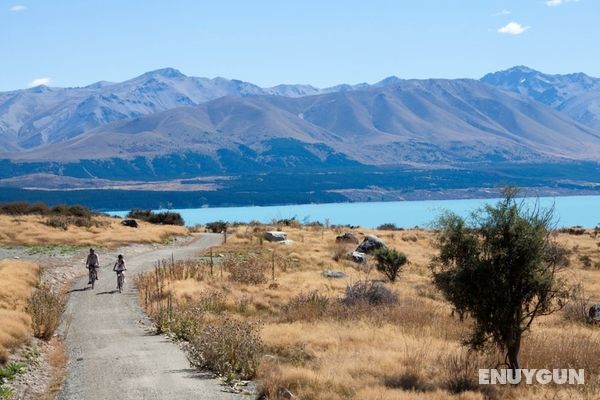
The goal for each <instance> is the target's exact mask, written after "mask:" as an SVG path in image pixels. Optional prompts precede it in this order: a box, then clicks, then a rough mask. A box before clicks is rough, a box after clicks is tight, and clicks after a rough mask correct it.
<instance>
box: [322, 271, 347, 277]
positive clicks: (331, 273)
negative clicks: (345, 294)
mask: <svg viewBox="0 0 600 400" xmlns="http://www.w3.org/2000/svg"><path fill="white" fill-rule="evenodd" d="M321 275H323V276H324V277H325V278H335V279H340V278H345V277H346V274H345V273H343V272H341V271H331V270H325V271H323V272H321Z"/></svg>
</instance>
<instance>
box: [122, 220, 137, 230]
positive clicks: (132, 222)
mask: <svg viewBox="0 0 600 400" xmlns="http://www.w3.org/2000/svg"><path fill="white" fill-rule="evenodd" d="M121 225H123V226H128V227H130V228H137V227H138V223H137V221H136V220H135V219H124V220H123V221H121Z"/></svg>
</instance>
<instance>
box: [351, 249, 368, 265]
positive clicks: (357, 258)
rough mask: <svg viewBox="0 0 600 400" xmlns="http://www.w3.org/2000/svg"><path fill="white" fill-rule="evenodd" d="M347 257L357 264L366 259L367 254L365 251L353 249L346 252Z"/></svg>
mask: <svg viewBox="0 0 600 400" xmlns="http://www.w3.org/2000/svg"><path fill="white" fill-rule="evenodd" d="M348 256H349V257H348V258H350V259H351V260H352V261H354V262H355V263H357V264H363V263H365V262H366V261H367V255H366V254H365V253H361V252H360V251H353V252H352V253H350V254H348Z"/></svg>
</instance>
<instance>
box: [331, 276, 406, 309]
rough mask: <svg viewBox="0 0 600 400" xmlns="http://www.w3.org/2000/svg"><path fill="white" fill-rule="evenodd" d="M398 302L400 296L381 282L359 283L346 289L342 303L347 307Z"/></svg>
mask: <svg viewBox="0 0 600 400" xmlns="http://www.w3.org/2000/svg"><path fill="white" fill-rule="evenodd" d="M397 302H398V295H397V294H396V293H394V292H392V291H391V290H390V289H388V288H387V287H385V285H383V284H382V283H380V282H373V281H366V280H365V281H358V282H356V283H355V284H354V285H349V286H347V287H346V293H345V294H344V297H343V298H342V303H344V305H346V306H354V305H361V304H369V305H372V306H379V305H384V304H394V303H397Z"/></svg>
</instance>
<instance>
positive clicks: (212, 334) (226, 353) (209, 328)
mask: <svg viewBox="0 0 600 400" xmlns="http://www.w3.org/2000/svg"><path fill="white" fill-rule="evenodd" d="M263 349H264V346H263V343H262V341H261V339H260V335H259V325H258V324H255V323H250V322H247V321H237V320H234V319H229V318H227V319H224V320H222V321H218V322H216V323H213V324H208V325H206V326H205V327H203V329H202V330H201V331H200V332H199V333H198V335H197V336H195V337H194V338H192V340H191V341H190V348H189V352H188V357H189V360H190V363H191V364H192V365H194V366H196V367H199V368H207V369H210V370H212V371H214V372H216V373H218V374H219V375H221V376H224V377H225V378H226V379H228V380H233V379H237V378H239V379H252V378H254V377H255V376H256V371H257V369H258V365H259V362H260V359H261V357H262V355H263V351H264V350H263Z"/></svg>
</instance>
